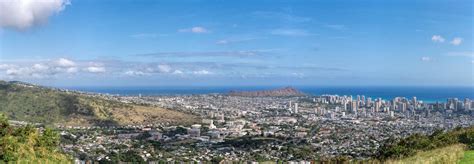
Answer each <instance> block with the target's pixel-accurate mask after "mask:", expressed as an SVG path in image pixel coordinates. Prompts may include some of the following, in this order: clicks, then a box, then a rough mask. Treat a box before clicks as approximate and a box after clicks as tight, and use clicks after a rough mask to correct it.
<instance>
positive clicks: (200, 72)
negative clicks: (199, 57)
mask: <svg viewBox="0 0 474 164" xmlns="http://www.w3.org/2000/svg"><path fill="white" fill-rule="evenodd" d="M193 74H195V75H209V74H212V72H209V71H208V70H204V69H203V70H199V71H193Z"/></svg>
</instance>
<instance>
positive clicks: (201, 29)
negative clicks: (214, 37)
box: [178, 26, 209, 34]
mask: <svg viewBox="0 0 474 164" xmlns="http://www.w3.org/2000/svg"><path fill="white" fill-rule="evenodd" d="M178 32H192V33H197V34H200V33H208V32H209V30H208V29H206V28H204V27H199V26H196V27H191V28H185V29H179V30H178Z"/></svg>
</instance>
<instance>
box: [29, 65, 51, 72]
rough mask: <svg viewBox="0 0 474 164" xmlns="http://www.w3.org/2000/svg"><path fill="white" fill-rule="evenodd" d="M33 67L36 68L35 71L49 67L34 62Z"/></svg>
mask: <svg viewBox="0 0 474 164" xmlns="http://www.w3.org/2000/svg"><path fill="white" fill-rule="evenodd" d="M33 69H34V70H37V71H46V70H48V69H49V67H48V66H47V65H44V64H35V65H33Z"/></svg>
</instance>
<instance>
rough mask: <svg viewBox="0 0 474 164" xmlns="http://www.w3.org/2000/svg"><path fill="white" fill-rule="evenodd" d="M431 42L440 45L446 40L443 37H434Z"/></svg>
mask: <svg viewBox="0 0 474 164" xmlns="http://www.w3.org/2000/svg"><path fill="white" fill-rule="evenodd" d="M431 40H432V41H433V42H440V43H442V42H444V38H443V37H442V36H441V35H433V36H432V37H431Z"/></svg>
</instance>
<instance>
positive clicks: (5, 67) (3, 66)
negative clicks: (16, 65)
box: [0, 64, 13, 69]
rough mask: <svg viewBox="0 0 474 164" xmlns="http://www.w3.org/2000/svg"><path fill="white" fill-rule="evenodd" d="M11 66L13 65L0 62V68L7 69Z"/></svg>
mask: <svg viewBox="0 0 474 164" xmlns="http://www.w3.org/2000/svg"><path fill="white" fill-rule="evenodd" d="M11 67H13V66H12V65H10V64H0V69H9V68H11Z"/></svg>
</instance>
